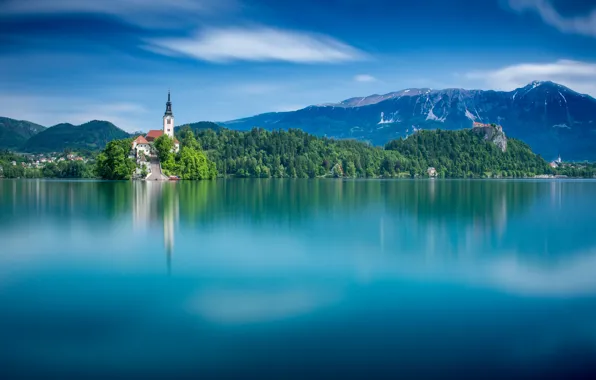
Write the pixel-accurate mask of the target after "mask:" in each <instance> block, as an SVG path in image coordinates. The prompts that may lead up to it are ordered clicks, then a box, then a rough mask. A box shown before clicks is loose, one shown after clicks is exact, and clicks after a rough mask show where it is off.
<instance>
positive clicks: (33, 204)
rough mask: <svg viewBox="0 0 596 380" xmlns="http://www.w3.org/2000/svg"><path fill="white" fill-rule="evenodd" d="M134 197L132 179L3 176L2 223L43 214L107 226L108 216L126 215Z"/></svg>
mask: <svg viewBox="0 0 596 380" xmlns="http://www.w3.org/2000/svg"><path fill="white" fill-rule="evenodd" d="M132 200H133V197H132V188H131V186H130V183H129V182H97V181H46V180H11V181H7V180H4V181H0V224H6V223H10V224H15V223H17V224H18V223H21V222H22V223H30V222H31V221H32V220H35V219H36V218H41V219H42V220H50V221H52V222H58V223H61V224H78V223H81V222H83V223H85V224H91V225H93V227H94V228H108V227H109V224H106V219H108V220H113V219H116V218H119V217H122V216H123V215H126V213H127V212H129V210H130V208H131V202H132Z"/></svg>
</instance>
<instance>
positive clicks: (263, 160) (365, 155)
mask: <svg viewBox="0 0 596 380" xmlns="http://www.w3.org/2000/svg"><path fill="white" fill-rule="evenodd" d="M197 140H198V141H199V142H200V144H201V146H202V148H203V150H204V151H205V152H206V153H207V156H208V157H209V158H210V159H211V160H212V161H214V162H215V164H216V166H217V171H218V173H220V175H228V176H235V177H262V178H267V177H277V178H283V177H289V178H315V177H322V176H337V177H344V176H345V177H375V176H378V175H380V167H381V163H382V162H383V160H384V159H385V158H386V157H392V158H394V159H395V160H403V157H401V155H400V154H399V153H397V152H387V151H384V150H383V149H382V148H377V147H372V146H370V145H368V144H366V143H363V142H358V141H353V140H333V139H328V138H325V137H323V138H321V137H315V136H313V135H310V134H308V133H305V132H303V131H301V130H298V129H290V130H289V131H282V130H279V131H266V130H264V129H253V130H251V131H248V132H240V131H233V130H229V129H223V130H220V131H218V132H214V131H212V130H204V131H199V132H198V133H197Z"/></svg>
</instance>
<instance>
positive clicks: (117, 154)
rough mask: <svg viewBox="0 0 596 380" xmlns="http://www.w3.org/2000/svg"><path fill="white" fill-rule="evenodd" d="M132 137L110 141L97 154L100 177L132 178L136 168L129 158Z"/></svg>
mask: <svg viewBox="0 0 596 380" xmlns="http://www.w3.org/2000/svg"><path fill="white" fill-rule="evenodd" d="M131 144H132V139H125V140H113V141H110V142H109V143H108V144H107V146H106V148H105V149H104V150H103V151H102V152H101V153H100V154H99V155H98V156H97V164H96V170H97V174H98V176H99V177H101V178H103V179H111V180H124V179H130V178H131V177H132V173H133V172H134V170H135V168H136V164H135V162H134V160H133V159H132V158H129V156H128V154H129V152H130V147H131Z"/></svg>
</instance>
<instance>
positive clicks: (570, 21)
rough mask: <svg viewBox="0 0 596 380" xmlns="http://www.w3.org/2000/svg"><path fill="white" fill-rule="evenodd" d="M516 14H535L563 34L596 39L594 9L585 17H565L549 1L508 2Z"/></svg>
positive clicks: (523, 0)
mask: <svg viewBox="0 0 596 380" xmlns="http://www.w3.org/2000/svg"><path fill="white" fill-rule="evenodd" d="M508 4H509V6H510V7H511V8H512V9H513V10H514V11H517V12H520V13H521V12H535V13H537V14H538V15H539V16H540V18H542V20H543V21H544V22H545V23H547V24H549V25H551V26H554V27H555V28H557V29H559V30H560V31H562V32H565V33H576V34H583V35H586V36H592V37H596V7H595V8H594V9H593V10H592V11H590V12H589V13H588V14H586V15H582V16H575V17H565V16H563V15H561V14H560V13H559V12H558V11H557V10H556V9H555V7H554V6H553V4H552V1H551V0H508Z"/></svg>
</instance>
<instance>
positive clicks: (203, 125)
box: [174, 121, 224, 135]
mask: <svg viewBox="0 0 596 380" xmlns="http://www.w3.org/2000/svg"><path fill="white" fill-rule="evenodd" d="M186 127H188V128H190V129H191V131H192V132H193V133H194V134H195V135H196V134H197V133H199V132H201V131H205V130H207V129H211V130H213V131H216V132H217V131H220V130H222V129H224V127H222V126H221V125H219V124H216V123H214V122H212V121H199V122H196V123H191V124H184V125H181V126H178V127H176V128H174V131H175V132H176V133H179V132H180V131H182V130H183V129H185V128H186Z"/></svg>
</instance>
